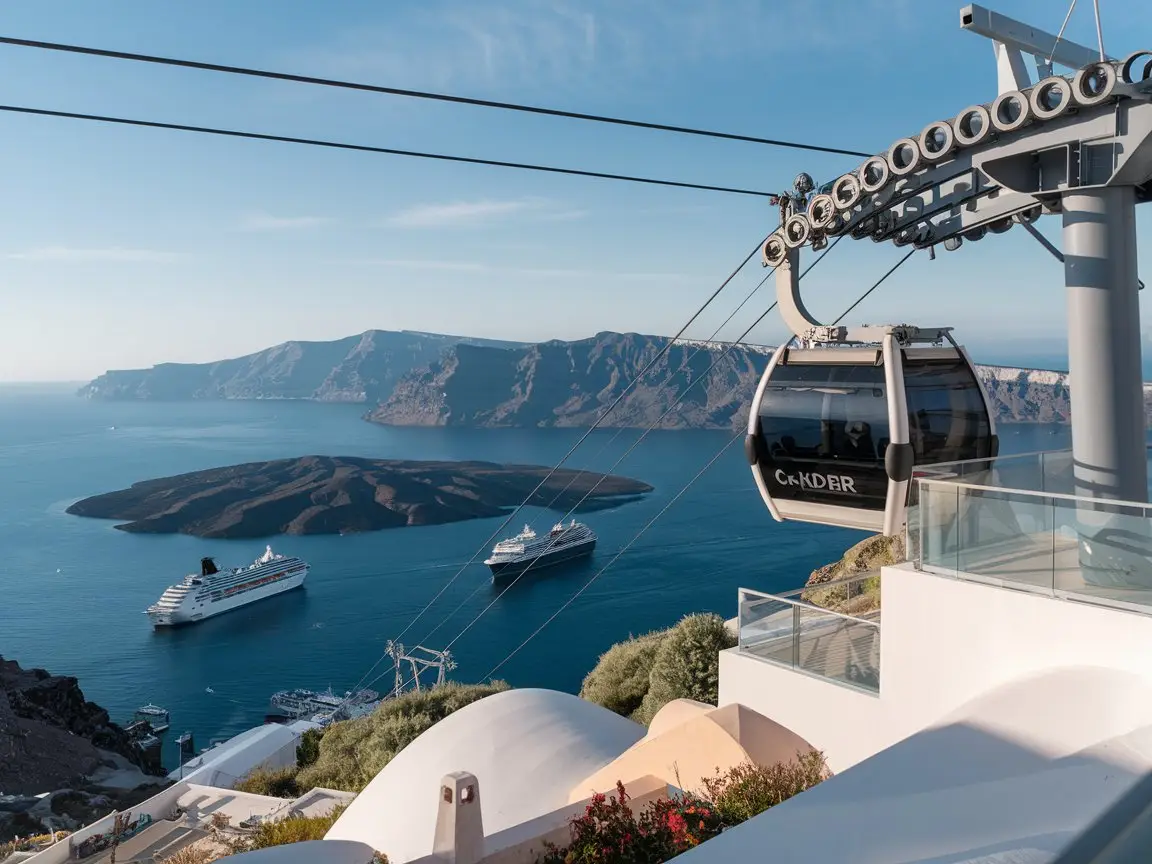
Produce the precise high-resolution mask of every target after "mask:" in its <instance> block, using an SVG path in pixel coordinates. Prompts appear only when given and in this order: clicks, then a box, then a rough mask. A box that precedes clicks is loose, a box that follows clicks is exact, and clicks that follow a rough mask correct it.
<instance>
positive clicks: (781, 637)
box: [737, 590, 795, 666]
mask: <svg viewBox="0 0 1152 864" xmlns="http://www.w3.org/2000/svg"><path fill="white" fill-rule="evenodd" d="M794 609H795V606H793V605H792V604H791V603H787V602H785V601H784V600H780V599H778V598H776V597H773V596H772V595H770V594H760V593H758V592H756V591H746V590H741V592H740V613H739V619H738V621H737V625H738V646H739V649H740V651H741V652H743V653H745V654H753V655H755V656H757V657H760V658H762V659H765V660H772V661H774V662H777V663H783V664H785V665H787V666H791V665H792V653H793V652H792V643H793V638H794V619H795V613H794V612H793V610H794Z"/></svg>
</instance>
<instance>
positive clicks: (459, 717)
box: [327, 690, 644, 864]
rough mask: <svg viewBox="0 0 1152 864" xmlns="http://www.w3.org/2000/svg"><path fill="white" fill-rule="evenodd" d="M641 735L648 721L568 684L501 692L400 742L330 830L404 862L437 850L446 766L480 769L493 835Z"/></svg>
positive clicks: (548, 804) (547, 808) (562, 794)
mask: <svg viewBox="0 0 1152 864" xmlns="http://www.w3.org/2000/svg"><path fill="white" fill-rule="evenodd" d="M643 735H644V727H643V726H640V725H639V724H637V723H633V722H632V721H631V720H628V719H626V718H624V717H621V716H619V715H617V714H614V713H612V712H611V711H609V710H607V709H606V708H601V707H600V706H599V705H595V704H593V703H591V702H586V701H584V700H583V699H580V698H578V697H576V696H573V695H571V694H569V693H560V692H556V691H553V690H508V691H506V692H504V693H497V694H495V695H493V696H488V697H487V698H485V699H481V700H480V701H478V702H473V703H472V704H471V705H468V706H466V707H464V708H461V709H460V710H459V711H457V712H455V713H454V714H451V715H449V716H448V717H446V718H445V719H443V720H441V721H440V722H439V723H437V724H436V725H435V726H433V727H432V728H431V729H429V730H428V731H427V732H425V733H424V734H423V735H421V736H420V737H419V738H417V739H416V740H415V741H413V742H412V743H411V744H409V745H408V746H407V747H405V748H404V749H403V750H401V751H400V753H399V754H398V755H397V756H396V758H395V759H393V760H392V761H391V762H390V763H389V764H388V765H387V766H385V767H384V769H383V770H382V771H381V772H380V773H379V774H377V775H376V777H375V779H373V780H372V782H371V783H369V784H368V786H367V788H365V789H364V791H363V792H361V793H360V795H359V796H357V798H356V800H355V801H353V802H352V804H351V805H350V806H349V807H348V809H347V810H346V811H344V813H343V814H342V815H341V816H340V818H339V819H338V820H337V821H336V824H335V825H333V826H332V828H331V830H330V831H329V832H328V834H327V838H328V839H335V840H358V841H360V842H362V843H367V844H368V845H369V846H372V847H373V848H375V849H379V850H380V851H381V852H383V853H384V854H386V855H387V856H388V860H389V861H391V862H393V864H402V862H405V861H410V860H412V859H413V858H418V857H420V856H422V855H428V854H430V853H431V852H432V839H433V834H434V832H435V828H436V809H437V797H438V793H439V789H440V780H441V778H442V777H443V776H444V775H445V774H449V773H451V772H453V771H468V772H471V773H472V774H474V775H475V776H476V779H477V780H478V781H479V785H480V806H481V812H482V814H483V819H484V833H485V834H486V835H489V834H492V833H494V832H496V831H501V830H503V829H505V828H508V827H511V826H513V825H519V824H520V823H522V822H525V821H527V820H529V819H534V818H536V817H537V816H541V815H543V814H545V813H548V812H551V811H552V810H556V809H558V808H560V807H563V806H565V804H566V803H567V801H568V793H569V792H570V790H571V789H572V786H573V785H574V784H576V783H577V782H579V781H580V780H581V779H583V778H584V777H587V776H588V775H590V774H591V773H592V772H594V771H596V770H597V769H598V768H600V767H602V766H604V765H606V764H607V763H608V762H610V761H612V760H613V759H615V758H616V757H617V756H619V755H620V754H621V753H623V752H624V751H625V750H626V749H628V748H629V747H630V746H632V745H633V744H634V743H636V741H638V740H640V738H641V737H643Z"/></svg>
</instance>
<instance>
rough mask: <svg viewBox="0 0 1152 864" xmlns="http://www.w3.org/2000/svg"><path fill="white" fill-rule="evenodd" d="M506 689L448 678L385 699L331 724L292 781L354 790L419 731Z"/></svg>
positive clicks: (498, 684)
mask: <svg viewBox="0 0 1152 864" xmlns="http://www.w3.org/2000/svg"><path fill="white" fill-rule="evenodd" d="M507 689H508V685H507V684H506V683H504V682H503V681H494V682H492V683H491V684H458V683H456V682H451V681H450V682H448V683H447V684H441V685H439V686H436V687H433V688H432V689H430V690H422V691H419V692H408V693H405V694H403V695H402V696H399V697H397V698H395V699H388V700H386V701H384V702H383V703H381V705H380V707H379V708H377V709H376V711H374V712H373V713H372V714H369V715H368V716H366V717H358V718H356V719H355V720H346V721H344V722H343V723H333V724H332V725H331V726H329V727H328V728H327V729H326V730H325V732H324V737H322V738H321V739H320V754H319V756H318V757H317V759H316V761H315V762H313V763H312V764H311V765H309V766H308V767H306V768H303V769H301V771H300V773H299V775H297V778H296V779H297V783H298V785H299V787H300V788H302V789H311V788H313V787H314V786H325V787H327V788H329V789H343V790H345V791H348V792H359V791H360V790H361V789H363V788H364V787H365V786H367V785H368V783H369V781H371V780H372V778H373V777H375V776H376V774H377V773H378V772H379V771H380V769H381V768H383V767H384V766H385V765H387V764H388V763H389V762H390V761H392V758H393V757H394V756H395V755H396V754H397V753H399V752H400V751H401V750H403V749H404V748H405V747H407V746H408V745H409V744H411V743H412V741H414V740H415V739H416V738H417V737H418V736H419V735H420V734H421V733H423V732H425V731H427V730H428V729H430V728H431V727H432V726H433V725H434V724H436V723H438V722H439V721H440V720H443V719H444V718H445V717H447V716H448V715H449V714H451V713H452V712H453V711H458V710H459V709H461V708H463V707H464V706H465V705H469V704H471V703H472V702H475V701H477V700H478V699H483V698H484V697H486V696H491V695H493V694H494V693H499V692H501V691H504V690H507Z"/></svg>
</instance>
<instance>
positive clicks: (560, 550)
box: [484, 519, 596, 578]
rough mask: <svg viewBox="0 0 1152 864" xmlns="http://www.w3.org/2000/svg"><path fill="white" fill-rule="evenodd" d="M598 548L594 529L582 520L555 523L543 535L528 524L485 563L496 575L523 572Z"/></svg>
mask: <svg viewBox="0 0 1152 864" xmlns="http://www.w3.org/2000/svg"><path fill="white" fill-rule="evenodd" d="M595 547H596V534H595V532H594V531H593V530H592V529H591V528H589V527H588V526H587V525H585V524H584V523H583V522H577V521H576V520H575V519H573V520H572V521H571V522H570V523H569V524H567V525H564V524H562V523H559V522H558V523H556V524H555V525H553V526H552V530H551V531H549V532H548V534H547V535H545V536H544V537H538V536H537V535H536V532H535V531H533V530H532V528H531V527H530V526H528V525H525V526H524V530H523V531H521V532H520V533H519V534H517V535H516V536H515V537H512V538H511V539H509V540H501V541H500V542H499V543H497V544H496V545H495V546H494V547H493V549H492V555H491V556H490V557H489V558H488V559H487V560H486V561H485V562H484V563H485V564H487V565H488V568H489V569H490V570H491V571H492V576H493V578H495V577H498V576H509V575H515V574H518V573H523V572H524V571H525V570H527V569H528V568H529V567H531V568H532V569H533V570H537V569H539V568H541V567H551V566H552V565H553V564H559V563H561V562H563V561H571V560H572V559H573V558H580V557H582V556H584V555H591V554H592V550H593V549H594V548H595Z"/></svg>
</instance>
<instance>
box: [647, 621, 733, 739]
mask: <svg viewBox="0 0 1152 864" xmlns="http://www.w3.org/2000/svg"><path fill="white" fill-rule="evenodd" d="M735 645H736V637H735V636H734V635H733V634H732V633H731V632H730V631H729V630H728V628H727V627H726V626H725V624H724V619H722V618H721V617H720V616H719V615H714V614H705V615H688V616H687V617H685V618H683V619H681V620H680V623H678V624H677V625H676V626H675V627H673V628H672V629H671V630H670V631H669V632H668V635H667V637H666V638H665V639H664V640H663V641H661V643H660V648H659V649H658V650H657V652H656V659H655V661H654V662H653V664H652V671H651V672H650V673H649V675H648V692H647V693H645V694H644V700H643V702H641V704H640V709H639V710H638V711H637V712H636V714H635V716H634V717H633V719H634V720H636V721H637V722H639V723H644V724H645V725H647V724H648V723H651V722H652V718H653V717H655V716H656V712H657V711H659V710H660V709H661V708H663V707H664V706H665V705H667V704H668V703H669V702H671V701H672V700H673V699H696V700H698V701H700V702H709V703H711V704H713V705H715V704H716V701H717V699H719V697H720V692H719V691H720V652H721V651H723V650H724V649H725V648H732V647H733V646H735Z"/></svg>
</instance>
